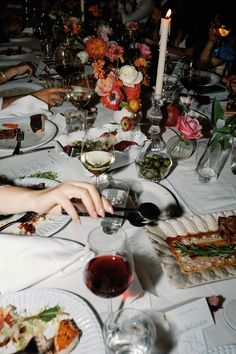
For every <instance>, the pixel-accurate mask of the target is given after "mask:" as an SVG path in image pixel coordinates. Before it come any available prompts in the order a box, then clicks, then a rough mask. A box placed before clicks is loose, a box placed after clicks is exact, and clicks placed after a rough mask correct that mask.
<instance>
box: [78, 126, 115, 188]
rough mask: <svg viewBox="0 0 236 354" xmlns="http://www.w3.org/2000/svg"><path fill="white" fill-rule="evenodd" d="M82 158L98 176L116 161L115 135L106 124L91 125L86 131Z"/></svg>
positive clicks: (87, 167)
mask: <svg viewBox="0 0 236 354" xmlns="http://www.w3.org/2000/svg"><path fill="white" fill-rule="evenodd" d="M80 160H81V162H82V164H83V165H84V167H85V168H86V169H87V170H88V171H89V172H91V173H93V174H94V175H95V176H96V184H97V182H98V176H100V175H101V174H103V173H104V172H105V171H107V170H108V169H109V168H110V167H111V165H112V164H113V163H114V161H115V153H114V137H113V135H112V133H111V131H110V130H109V129H108V128H107V127H104V126H100V127H99V126H98V127H91V128H89V129H88V130H87V131H85V134H84V137H83V140H82V146H81V155H80Z"/></svg>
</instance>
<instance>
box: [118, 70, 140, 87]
mask: <svg viewBox="0 0 236 354" xmlns="http://www.w3.org/2000/svg"><path fill="white" fill-rule="evenodd" d="M118 76H119V79H120V80H121V81H123V84H124V85H125V86H128V87H134V86H135V85H136V84H139V83H140V82H141V81H142V79H143V74H142V73H141V72H140V71H137V70H136V69H135V67H134V66H131V65H124V66H122V67H121V68H120V69H119V73H118Z"/></svg>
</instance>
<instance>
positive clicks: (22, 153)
mask: <svg viewBox="0 0 236 354" xmlns="http://www.w3.org/2000/svg"><path fill="white" fill-rule="evenodd" d="M51 149H55V146H43V147H41V148H38V149H33V150H29V151H21V154H20V155H21V156H22V155H25V154H31V153H34V152H38V151H43V150H51ZM12 156H13V155H7V156H1V157H0V160H3V159H8V158H9V157H12ZM15 156H16V155H15Z"/></svg>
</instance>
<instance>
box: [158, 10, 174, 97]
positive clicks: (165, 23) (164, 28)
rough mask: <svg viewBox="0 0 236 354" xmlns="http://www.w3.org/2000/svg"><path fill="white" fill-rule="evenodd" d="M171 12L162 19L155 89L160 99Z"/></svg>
mask: <svg viewBox="0 0 236 354" xmlns="http://www.w3.org/2000/svg"><path fill="white" fill-rule="evenodd" d="M170 16H171V10H170V9H169V10H168V11H167V14H166V17H165V18H162V19H161V27H160V36H161V38H160V43H159V45H160V46H159V58H158V65H157V78H156V87H155V98H157V99H159V98H161V95H162V86H163V80H164V71H165V61H166V47H167V40H168V36H169V33H170V23H171V19H170Z"/></svg>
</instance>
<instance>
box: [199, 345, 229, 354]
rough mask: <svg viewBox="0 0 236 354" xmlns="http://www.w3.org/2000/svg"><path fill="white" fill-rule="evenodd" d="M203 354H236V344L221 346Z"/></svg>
mask: <svg viewBox="0 0 236 354" xmlns="http://www.w3.org/2000/svg"><path fill="white" fill-rule="evenodd" d="M202 354H236V344H228V345H220V346H219V347H215V348H212V349H208V350H207V351H206V352H203V353H202Z"/></svg>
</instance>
